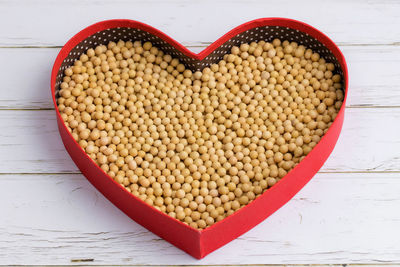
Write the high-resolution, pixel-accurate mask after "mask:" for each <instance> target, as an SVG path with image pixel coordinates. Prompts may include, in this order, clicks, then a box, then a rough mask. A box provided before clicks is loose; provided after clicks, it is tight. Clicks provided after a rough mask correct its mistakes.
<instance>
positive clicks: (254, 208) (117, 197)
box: [58, 110, 344, 259]
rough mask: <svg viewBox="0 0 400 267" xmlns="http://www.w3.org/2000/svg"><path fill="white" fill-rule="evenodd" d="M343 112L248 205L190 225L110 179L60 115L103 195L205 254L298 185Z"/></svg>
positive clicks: (329, 144)
mask: <svg viewBox="0 0 400 267" xmlns="http://www.w3.org/2000/svg"><path fill="white" fill-rule="evenodd" d="M343 118H344V112H343V110H342V111H341V112H339V115H338V116H337V118H336V120H335V122H334V123H333V124H332V126H331V127H330V129H329V131H328V132H327V133H326V134H325V136H324V137H323V138H322V140H321V141H320V143H319V144H318V145H317V146H316V147H315V148H314V149H313V150H312V151H311V152H310V154H309V155H308V156H307V157H306V158H304V159H303V161H302V162H301V164H299V165H297V166H296V167H295V168H294V169H293V170H292V171H290V172H289V173H288V174H287V175H286V176H285V177H284V178H283V179H281V181H279V182H278V183H277V184H276V185H274V186H273V187H272V188H270V189H268V190H267V191H266V192H265V193H264V194H262V195H261V196H260V197H258V198H257V199H255V200H254V201H253V202H251V203H250V204H248V205H247V206H245V207H243V208H241V209H240V210H238V211H236V212H235V213H234V214H232V215H231V216H229V217H227V218H225V219H224V220H222V221H220V222H218V223H216V224H214V225H212V226H210V227H208V228H206V229H204V230H197V229H194V228H191V227H189V226H188V225H186V224H184V223H182V222H180V221H178V220H176V219H174V218H172V217H170V216H168V215H166V214H164V213H162V212H160V211H158V210H157V209H155V208H154V207H152V206H149V205H148V204H146V203H145V202H143V201H141V200H140V199H138V198H136V197H134V196H133V195H132V194H131V193H129V192H128V191H126V190H125V189H124V188H123V187H122V186H121V185H119V184H117V183H116V182H115V181H114V180H112V179H110V177H109V176H108V175H107V174H106V173H104V172H103V171H102V170H101V169H100V168H93V166H92V164H93V162H92V161H91V159H90V158H89V157H87V156H82V153H83V151H82V149H81V148H80V147H79V145H76V143H75V141H74V140H73V139H72V138H70V135H69V133H68V131H67V130H66V129H65V126H64V124H63V122H62V120H61V119H58V126H59V130H60V134H61V137H62V140H63V142H64V146H65V148H66V149H67V151H68V153H69V154H70V155H71V157H72V159H73V160H74V162H75V164H76V165H77V166H78V167H79V169H80V170H81V171H82V173H83V174H84V175H85V176H86V178H87V179H88V180H89V181H90V182H91V183H92V184H93V185H94V186H95V187H96V188H97V189H98V190H99V191H100V192H101V193H102V194H103V195H104V196H105V197H107V198H108V199H109V200H110V201H111V202H112V203H113V204H114V205H115V206H117V207H118V208H119V209H120V210H122V211H123V212H124V213H125V214H126V215H128V216H129V217H130V218H132V219H133V220H134V221H136V222H137V223H139V224H141V225H142V226H143V227H145V228H147V229H148V230H150V231H152V232H153V233H155V234H156V235H158V236H160V237H161V238H163V239H165V240H166V241H168V242H170V243H171V244H173V245H174V246H176V247H178V248H180V249H182V250H184V251H185V252H187V253H188V254H190V255H192V256H193V257H195V258H197V259H201V258H203V257H204V256H206V255H207V254H209V253H211V252H212V251H214V250H216V249H218V248H219V247H221V246H223V245H225V244H226V243H228V242H230V241H232V240H233V239H235V238H236V237H238V236H240V235H242V234H243V233H245V232H247V231H248V230H250V229H251V228H253V227H254V226H256V225H257V224H259V223H260V222H262V221H263V220H264V219H265V218H267V217H268V216H270V215H271V214H272V213H274V212H275V211H276V210H278V209H279V208H281V207H282V206H283V205H284V204H285V203H286V202H288V201H289V200H290V199H291V198H292V197H293V196H294V195H295V194H296V193H297V192H298V191H300V189H301V188H302V187H303V186H304V185H305V184H306V183H307V182H308V181H309V180H310V179H311V178H312V177H313V176H314V174H315V173H316V172H317V171H318V170H319V169H320V168H321V166H322V165H323V163H324V162H325V160H326V159H327V158H328V156H329V154H330V153H331V151H332V149H333V148H334V146H335V144H336V141H337V138H338V136H339V133H340V130H341V127H342V123H343ZM139 245H140V244H139Z"/></svg>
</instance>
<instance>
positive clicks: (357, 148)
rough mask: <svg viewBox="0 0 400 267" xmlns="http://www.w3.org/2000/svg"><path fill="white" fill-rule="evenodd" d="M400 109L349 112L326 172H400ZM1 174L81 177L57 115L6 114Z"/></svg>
mask: <svg viewBox="0 0 400 267" xmlns="http://www.w3.org/2000/svg"><path fill="white" fill-rule="evenodd" d="M399 120H400V109H399V108H349V109H348V110H347V112H346V115H345V122H344V128H343V130H342V133H341V136H340V137H339V141H338V144H337V146H336V148H335V149H334V151H333V153H332V155H331V156H330V157H329V159H328V161H327V162H326V163H325V164H324V166H323V167H322V169H321V171H323V172H349V171H350V172H367V171H373V172H382V171H389V172H400V154H399V151H400V135H399V132H400V124H399V123H398V122H399ZM0 125H4V126H6V127H4V128H3V129H2V131H0V149H1V151H2V153H0V173H71V172H73V173H76V172H78V169H77V167H76V166H75V165H74V163H73V162H72V160H71V159H70V157H69V155H68V154H67V152H66V150H65V148H64V146H63V144H62V142H61V138H60V137H59V134H58V130H57V126H56V120H55V113H54V111H53V110H40V111H35V110H2V111H0Z"/></svg>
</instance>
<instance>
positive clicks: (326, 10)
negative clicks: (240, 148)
mask: <svg viewBox="0 0 400 267" xmlns="http://www.w3.org/2000/svg"><path fill="white" fill-rule="evenodd" d="M399 13H400V2H399V1H396V0H382V1H379V0H370V1H362V0H355V1H345V0H338V1H318V0H303V1H291V0H282V1H278V2H276V1H274V2H271V1H263V0H249V1H239V0H222V1H214V0H205V1H200V2H199V1H185V0H168V1H160V0H146V1H144V0H134V1H128V0H116V1H106V0H79V1H78V0H65V1H57V2H55V1H50V0H33V1H30V0H22V1H11V0H0V62H1V63H2V64H0V77H1V81H2V85H1V86H0V211H1V215H0V265H49V266H50V265H58V266H60V265H65V266H69V265H75V266H83V265H107V266H117V265H118V266H122V265H123V266H143V265H151V266H165V265H174V266H176V265H205V266H221V265H222V266H260V265H263V266H264V265H266V266H281V267H282V266H296V267H299V266H310V265H312V266H325V267H327V266H347V265H349V266H358V267H361V266H400V239H399V237H400V230H399V229H400V228H399V225H400V213H399V212H398V210H399V209H400V195H399V192H400V153H399V151H400V135H399V132H400V124H399V121H400V108H399V107H400V90H399V89H400V88H399V84H400V68H399V67H398V66H399V63H400V45H399V44H400V42H399V41H400V31H399V29H398V25H399V24H400V16H399V15H398V14H399ZM260 17H288V18H293V19H298V20H301V21H304V22H306V23H309V24H311V25H312V26H314V27H316V28H318V29H320V30H321V31H323V32H324V33H325V34H327V35H328V36H329V37H331V38H332V40H333V41H335V42H336V43H337V44H339V46H340V48H341V50H342V51H343V53H344V55H345V57H346V60H347V62H348V66H349V74H350V86H349V98H348V100H349V101H348V109H347V112H346V117H345V123H344V128H343V131H342V133H341V137H340V139H339V142H338V144H337V146H336V148H335V150H334V152H333V153H332V155H331V156H330V158H329V159H328V161H327V162H326V163H325V165H324V167H323V168H322V169H321V171H320V172H319V173H318V174H317V175H316V176H315V177H314V178H313V180H312V181H311V182H310V183H309V184H308V185H307V186H306V187H305V188H304V189H303V190H302V191H300V192H299V193H298V194H297V195H296V197H295V198H294V199H292V200H291V201H290V202H289V203H288V204H287V205H285V206H284V207H283V208H282V209H280V210H279V211H278V212H276V213H275V214H273V215H272V216H271V217H270V218H268V219H267V220H265V221H264V222H262V223H261V224H260V225H258V226H257V227H255V228H254V229H252V230H251V231H249V232H248V233H246V234H245V235H243V236H241V237H239V238H238V239H236V240H234V241H233V242H231V243H229V244H227V245H226V246H225V247H223V248H221V249H219V250H217V251H215V252H214V253H212V254H210V255H209V256H207V257H206V258H205V259H203V260H200V261H198V260H195V259H193V258H191V257H190V256H188V255H186V254H185V253H184V252H182V251H180V250H179V249H177V248H175V247H174V246H172V245H170V244H169V243H167V242H166V241H164V240H162V239H160V238H158V237H157V236H155V235H154V234H152V233H150V232H148V231H147V230H145V229H144V228H143V227H141V226H139V225H138V224H136V223H135V222H133V221H132V220H130V219H129V218H128V217H127V216H125V215H124V214H123V213H122V212H121V211H119V210H118V209H117V208H116V207H114V206H113V205H112V204H111V203H110V202H108V200H106V199H105V198H104V197H103V196H102V195H101V194H100V193H99V192H98V191H97V190H96V189H94V187H93V186H91V185H90V184H89V183H88V182H87V180H86V179H85V178H84V177H83V176H82V175H81V174H80V173H79V171H78V169H77V168H76V166H75V165H74V164H73V162H72V160H71V159H70V158H69V156H68V154H67V152H66V151H65V149H64V147H63V145H62V142H61V140H60V137H59V135H58V132H57V128H56V123H55V114H54V110H52V103H51V96H50V89H49V85H50V71H51V67H52V65H53V62H54V59H55V57H56V55H57V53H58V51H59V49H60V47H61V46H62V45H63V44H65V42H66V41H67V40H68V39H69V38H70V37H71V36H73V35H74V34H76V33H77V32H78V31H79V30H81V29H82V28H84V27H85V26H88V25H90V24H92V23H95V22H97V21H100V20H104V19H111V18H129V19H136V20H139V21H142V22H145V23H148V24H150V25H152V26H154V27H157V28H159V29H160V30H162V31H164V32H165V33H166V34H168V35H170V36H171V37H173V38H174V39H176V40H177V41H179V42H181V43H183V44H184V45H186V46H187V47H189V48H190V49H192V50H193V51H195V52H199V51H201V50H202V49H204V47H206V46H207V45H209V44H210V43H211V42H213V41H215V40H216V39H217V38H219V37H220V36H221V35H223V34H224V33H226V32H227V31H229V30H230V29H232V28H233V27H236V26H238V25H239V24H241V23H243V22H246V21H249V20H252V19H255V18H260ZM303 264H304V265H303ZM358 264H360V265H358Z"/></svg>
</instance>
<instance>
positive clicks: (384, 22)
mask: <svg viewBox="0 0 400 267" xmlns="http://www.w3.org/2000/svg"><path fill="white" fill-rule="evenodd" d="M399 10H400V3H399V2H398V1H395V0H385V1H378V0H375V1H362V0H356V1H345V0H339V1H334V2H330V1H318V0H303V1H291V0H283V1H279V3H277V2H271V1H260V0H250V1H246V2H245V3H244V2H243V1H238V0H234V1H227V0H225V1H214V0H206V1H201V2H198V1H184V0H173V1H159V0H151V1H143V0H136V1H126V0H125V1H121V0H119V1H104V0H100V1H99V0H93V1H87V0H86V1H77V0H73V1H57V2H54V1H29V0H24V1H12V0H8V1H2V2H1V16H0V45H1V46H54V45H56V46H60V45H63V44H64V43H65V42H66V40H67V39H68V38H69V37H70V36H72V35H74V34H75V33H76V32H78V31H79V30H81V29H82V28H84V27H86V26H88V25H90V24H93V23H95V22H98V21H100V20H105V19H110V18H128V19H135V20H139V21H141V22H144V23H148V24H150V25H152V26H154V27H156V28H159V29H160V30H162V31H164V32H165V33H167V34H168V35H171V36H173V37H174V38H176V40H178V41H180V42H183V43H185V44H192V43H199V42H206V43H208V42H213V41H215V40H216V39H217V38H218V37H220V36H221V35H222V34H224V33H226V32H227V31H229V30H230V29H232V28H234V27H236V26H238V25H239V24H241V23H244V22H246V21H249V20H252V19H255V18H261V17H288V18H292V19H297V20H301V21H304V22H306V23H308V24H311V25H313V26H315V27H317V28H318V29H320V30H321V31H323V32H325V33H326V34H328V36H330V37H331V38H332V39H333V40H334V41H335V42H338V43H340V44H393V43H396V44H397V42H398V41H399V40H400V31H398V27H397V26H398V25H399V24H400V17H399V16H398V13H399ZM10 25H12V27H10ZM210 29H212V30H210Z"/></svg>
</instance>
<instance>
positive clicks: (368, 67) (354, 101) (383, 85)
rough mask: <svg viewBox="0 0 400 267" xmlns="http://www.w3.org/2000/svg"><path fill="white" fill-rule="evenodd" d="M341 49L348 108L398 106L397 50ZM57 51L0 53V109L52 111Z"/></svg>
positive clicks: (399, 72) (9, 50)
mask: <svg viewBox="0 0 400 267" xmlns="http://www.w3.org/2000/svg"><path fill="white" fill-rule="evenodd" d="M203 47H204V46H203ZM198 48H199V47H198ZM341 49H342V50H343V53H344V55H345V57H346V59H347V61H348V66H349V73H350V75H349V76H350V86H349V98H348V100H349V101H348V106H366V105H368V106H400V86H399V84H400V68H399V67H398V66H399V65H400V46H344V47H341ZM58 51H59V49H58V48H57V49H54V48H43V49H32V48H21V49H12V48H3V49H0V62H7V64H0V73H2V74H3V75H4V79H2V86H1V87H0V109H46V108H52V107H53V103H52V101H51V94H50V72H51V68H52V65H53V62H54V59H55V58H56V56H57V53H58ZM10 70H18V71H10Z"/></svg>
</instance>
